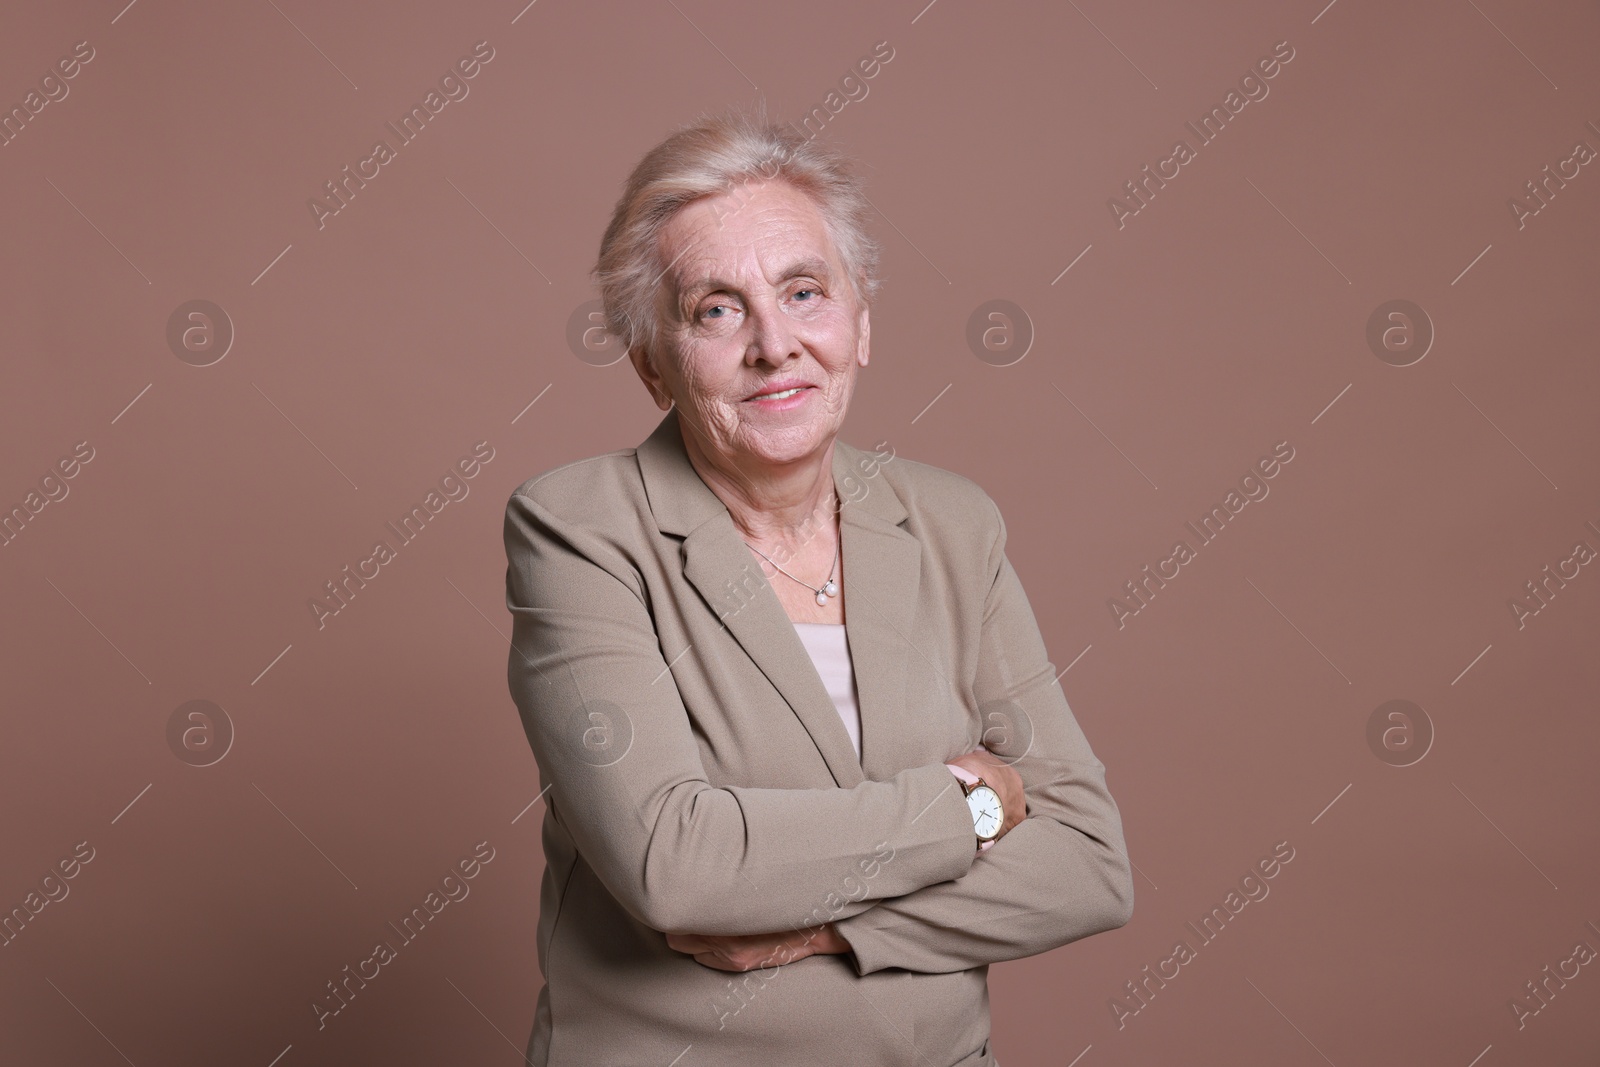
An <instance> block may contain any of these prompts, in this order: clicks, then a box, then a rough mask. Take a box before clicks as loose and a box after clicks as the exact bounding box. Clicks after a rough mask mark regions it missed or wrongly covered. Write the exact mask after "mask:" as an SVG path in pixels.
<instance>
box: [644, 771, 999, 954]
mask: <svg viewBox="0 0 1600 1067" xmlns="http://www.w3.org/2000/svg"><path fill="white" fill-rule="evenodd" d="M1002 803H1003V801H1002ZM667 947H668V948H670V949H672V950H674V951H676V952H683V953H686V954H688V955H690V956H693V957H694V958H695V961H696V962H697V963H701V964H703V965H705V966H707V967H711V968H713V969H715V970H718V971H753V970H755V969H757V968H763V969H764V968H767V967H775V966H780V965H782V964H785V963H793V962H794V961H795V960H803V959H805V958H806V957H807V956H819V955H820V956H828V955H841V954H843V953H846V952H849V951H850V943H849V942H848V941H846V940H845V939H844V938H842V937H840V936H839V935H838V933H837V932H835V930H834V929H833V924H832V923H827V924H825V925H823V926H808V927H806V928H805V929H803V930H785V931H784V932H783V933H778V934H731V935H723V934H668V935H667Z"/></svg>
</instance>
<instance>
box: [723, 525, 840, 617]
mask: <svg viewBox="0 0 1600 1067" xmlns="http://www.w3.org/2000/svg"><path fill="white" fill-rule="evenodd" d="M843 532H844V531H842V530H841V531H840V534H841V536H840V538H839V540H840V541H842V540H843V539H844V538H843V536H842V535H843ZM740 540H743V538H740ZM744 543H745V544H747V545H750V542H749V541H745V542H744ZM750 551H752V552H754V553H755V554H756V555H758V556H760V557H761V558H762V559H764V560H766V561H767V562H768V563H771V564H772V565H773V566H774V567H777V569H778V573H779V574H782V575H785V576H787V577H788V578H790V579H791V580H793V581H795V582H799V583H800V584H801V585H803V586H805V587H806V588H807V589H809V590H811V591H812V592H813V593H815V594H817V604H818V605H820V606H822V607H826V606H827V604H828V598H829V597H831V596H838V595H839V585H838V583H837V582H835V581H834V580H833V578H834V575H835V574H836V573H837V572H838V569H839V541H835V542H834V543H833V565H832V566H831V567H829V568H828V580H827V581H826V582H824V583H822V585H820V586H815V585H810V584H808V583H806V582H801V581H800V579H798V578H796V577H795V576H794V575H792V574H790V573H789V572H788V571H786V570H784V569H783V568H782V567H778V565H777V563H774V562H773V559H772V557H771V556H769V555H767V554H766V553H765V552H763V551H761V550H760V549H759V548H757V547H756V546H755V545H750Z"/></svg>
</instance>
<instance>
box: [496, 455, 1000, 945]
mask: <svg viewBox="0 0 1600 1067" xmlns="http://www.w3.org/2000/svg"><path fill="white" fill-rule="evenodd" d="M528 489H529V487H527V486H524V487H523V488H522V489H519V490H518V491H517V492H516V493H513V494H512V496H511V499H510V501H509V503H508V504H507V507H506V519H505V548H506V559H507V564H508V565H507V571H506V605H507V607H508V608H509V609H510V611H511V615H512V620H513V631H512V639H511V649H510V652H509V656H508V666H507V673H508V680H509V684H510V689H511V695H512V698H513V699H514V701H515V702H516V705H517V710H518V712H519V713H520V715H521V718H522V723H523V727H524V729H525V731H526V733H527V736H528V741H529V743H530V744H531V745H532V748H533V753H534V756H535V758H536V760H537V762H538V765H539V770H540V772H541V776H542V778H543V785H544V788H546V789H548V790H549V792H548V793H547V794H546V798H547V803H548V804H549V815H548V817H553V818H554V819H555V820H556V822H557V823H558V824H559V825H560V826H561V827H562V828H563V829H564V830H565V831H566V832H567V833H568V834H570V836H571V837H572V840H573V842H574V843H575V845H576V848H577V850H578V852H579V854H580V855H581V856H582V858H583V860H584V861H585V862H586V863H587V864H588V865H589V866H590V867H591V868H592V869H593V870H594V872H595V874H596V875H597V876H598V878H599V879H600V881H601V882H602V883H603V884H604V885H605V887H606V889H607V890H609V891H610V893H611V894H612V895H613V896H614V897H615V898H616V899H617V901H618V902H619V903H620V904H621V905H622V906H623V907H624V908H625V909H626V910H627V911H628V912H629V913H630V914H631V915H633V916H634V917H635V918H636V919H638V920H639V921H640V922H642V923H644V924H645V925H646V926H649V927H651V928H652V929H655V930H659V931H661V932H663V933H696V934H748V933H769V932H772V931H776V930H783V929H799V928H803V927H807V926H814V925H819V924H821V923H823V922H826V921H829V920H831V919H833V918H837V917H842V916H849V915H854V914H856V913H858V912H860V911H862V910H864V909H866V908H870V907H871V906H872V904H873V903H875V902H876V900H878V899H881V898H884V897H891V896H902V895H904V894H907V893H911V892H913V891H914V890H917V889H920V888H922V887H923V886H926V885H932V884H934V883H936V882H942V881H948V880H950V879H952V878H957V877H959V876H960V875H962V874H964V873H966V871H967V870H968V868H969V867H970V866H971V865H972V862H973V855H974V850H973V847H972V817H971V815H970V813H969V812H968V810H967V805H966V802H965V800H964V798H963V796H962V794H961V790H960V789H959V787H956V785H955V778H954V776H953V775H951V774H950V772H949V771H948V770H947V769H945V768H944V767H943V766H942V765H940V764H930V765H928V766H925V767H918V768H912V769H909V770H906V771H904V772H902V773H900V774H898V775H896V776H895V777H894V778H892V779H890V780H888V781H883V782H873V781H866V782H863V783H861V784H860V785H858V786H856V787H854V788H850V789H842V788H837V787H830V788H819V789H756V788H743V787H727V788H719V787H715V786H713V785H711V784H710V782H709V781H708V780H707V777H706V773H705V769H704V766H703V764H702V763H701V760H700V754H699V748H698V746H697V742H696V740H695V737H694V732H693V728H692V724H691V721H690V718H689V714H688V711H687V709H686V708H685V706H684V704H683V701H682V699H681V697H680V695H679V693H678V690H677V688H676V686H675V685H674V683H673V677H672V672H671V670H670V668H669V665H668V663H667V660H666V658H665V657H664V655H663V652H662V649H661V645H660V640H659V638H658V636H657V634H656V631H655V625H654V622H653V621H652V617H651V613H650V609H649V605H648V603H647V594H646V591H645V589H644V586H643V583H642V581H641V579H640V576H639V572H638V569H637V568H636V567H635V566H634V565H633V564H632V563H631V562H630V561H629V560H628V558H627V557H626V554H625V552H624V551H623V550H622V549H620V548H619V547H618V539H617V537H616V535H615V531H605V530H597V529H593V528H591V527H588V526H585V525H584V524H583V523H581V522H576V521H571V520H568V519H565V518H563V517H561V516H558V515H556V514H554V513H553V511H552V509H551V508H548V507H546V506H545V504H543V503H541V502H540V501H539V500H536V499H534V497H533V496H531V495H529V492H528ZM885 845H887V847H888V848H889V849H891V850H892V852H891V853H890V855H892V857H893V862H892V863H889V862H880V861H882V860H884V859H885V856H884V854H883V851H882V850H883V849H884V847H885ZM991 851H992V850H991Z"/></svg>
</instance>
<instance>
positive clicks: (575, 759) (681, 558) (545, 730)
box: [505, 115, 1133, 1067]
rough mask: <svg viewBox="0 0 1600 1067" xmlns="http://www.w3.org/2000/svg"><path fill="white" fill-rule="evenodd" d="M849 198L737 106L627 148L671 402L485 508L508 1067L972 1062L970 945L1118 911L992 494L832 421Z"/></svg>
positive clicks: (645, 320)
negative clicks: (522, 768)
mask: <svg viewBox="0 0 1600 1067" xmlns="http://www.w3.org/2000/svg"><path fill="white" fill-rule="evenodd" d="M866 215H867V202H866V199H865V197H864V195H863V193H862V191H861V188H860V186H859V184H858V181H857V179H856V178H855V177H853V176H852V174H851V171H850V170H849V168H848V167H847V166H846V165H845V164H844V162H843V161H842V160H841V159H840V158H839V157H837V156H836V155H834V154H833V153H831V152H830V151H827V150H825V149H824V148H823V147H822V146H820V145H818V144H815V143H812V142H810V141H808V140H807V139H805V138H804V137H803V136H801V135H800V134H799V133H797V132H796V131H794V130H793V129H787V128H779V127H774V126H767V125H764V124H762V123H761V122H759V121H757V120H753V119H749V118H745V117H741V116H737V115H735V116H722V117H717V118H712V119H706V120H703V121H700V122H698V123H696V124H694V125H691V126H688V127H686V128H684V129H682V130H680V131H678V132H677V133H675V134H673V135H672V136H670V137H668V138H667V139H666V140H665V141H663V142H662V143H661V144H659V145H657V146H656V147H655V148H654V149H652V150H651V151H650V152H649V153H648V154H647V155H646V156H645V157H644V159H643V160H642V161H641V162H640V163H639V165H638V166H637V167H636V168H635V170H634V171H633V174H632V175H631V176H630V177H629V179H628V182H627V185H626V188H625V191H624V193H623V195H622V198H621V200H620V201H619V202H618V204H617V207H616V210H615V213H614V215H613V217H612V219H611V223H610V226H609V227H608V228H607V230H606V234H605V238H604V240H603V241H602V243H601V246H600V259H599V264H598V266H597V268H596V275H597V277H598V279H599V282H600V289H601V295H602V301H603V305H604V308H605V317H606V322H607V325H608V328H609V330H610V332H611V333H612V334H613V335H614V336H616V337H618V338H620V339H621V340H622V341H623V342H624V343H625V345H626V347H627V351H628V354H629V356H630V358H631V360H632V362H633V366H634V368H635V370H636V371H637V372H638V374H639V377H640V378H641V379H642V380H643V382H644V385H645V388H647V389H648V390H649V392H650V396H651V397H652V398H653V399H654V400H655V403H656V405H657V407H659V408H661V409H662V410H664V411H666V412H667V414H666V416H665V417H664V418H662V419H661V421H660V423H659V424H658V425H657V426H656V428H655V430H654V431H653V432H652V433H651V434H650V436H649V437H648V438H647V439H646V440H645V441H644V442H643V443H641V444H640V445H639V446H638V447H637V448H629V449H621V450H618V451H614V452H609V453H606V454H605V455H600V456H595V457H593V458H591V459H585V460H581V461H578V462H575V463H569V464H567V465H565V466H562V467H558V468H556V469H555V470H551V471H548V472H546V473H544V474H541V475H539V476H537V477H534V478H532V479H530V480H529V481H527V482H526V483H524V484H523V485H522V486H521V487H519V488H518V489H517V490H516V492H515V493H513V494H512V496H511V499H510V502H509V504H508V506H507V509H506V523H505V545H506V555H507V558H508V561H509V568H508V571H507V603H508V606H509V607H510V609H511V612H512V615H513V617H514V622H515V629H514V633H513V637H512V649H511V652H510V664H509V678H510V686H511V693H512V696H513V697H514V699H515V701H516V704H517V707H518V709H519V711H520V713H521V718H522V722H523V726H524V728H525V729H526V731H527V735H528V740H529V742H530V743H531V745H532V747H533V753H534V756H535V757H536V759H537V761H538V765H539V770H540V775H541V779H542V785H543V787H544V789H546V790H548V791H547V792H545V793H544V794H543V795H544V798H545V801H546V804H547V807H546V811H545V817H544V828H543V843H544V854H545V862H546V867H545V872H544V882H543V887H542V890H541V894H540V914H539V927H538V952H539V964H540V968H541V970H542V971H543V974H544V977H545V983H546V984H545V987H544V989H543V990H542V991H541V993H540V994H539V1001H538V1008H537V1011H536V1014H535V1019H534V1027H533V1033H532V1036H531V1038H530V1040H529V1045H528V1060H529V1062H530V1063H533V1064H537V1065H544V1064H553V1065H558V1067H569V1065H574V1064H596V1065H605V1067H623V1065H639V1067H645V1065H650V1067H668V1065H672V1064H676V1065H679V1067H690V1065H722V1064H726V1065H730V1067H732V1065H738V1067H749V1065H751V1064H780V1065H781V1064H826V1065H829V1067H838V1065H874V1067H885V1065H895V1064H905V1065H907V1067H910V1065H913V1064H915V1065H918V1067H956V1065H960V1067H978V1065H992V1064H995V1063H996V1062H997V1061H996V1060H995V1058H994V1054H993V1052H992V1051H991V1049H990V1043H989V1001H988V988H987V983H986V979H987V974H988V965H989V964H991V963H997V962H999V961H1001V960H1012V959H1017V958H1020V957H1023V956H1030V955H1033V954H1035V953H1040V952H1044V951H1047V950H1049V949H1052V948H1055V947H1057V946H1059V945H1063V944H1065V943H1067V942H1069V941H1073V940H1076V939H1078V938H1081V937H1086V936H1088V935H1090V934H1093V933H1097V932H1099V931H1103V930H1110V929H1113V928H1115V927H1118V926H1121V925H1122V924H1123V923H1125V922H1127V920H1128V917H1129V914H1130V912H1131V909H1132V904H1133V888H1132V882H1131V880H1130V878H1129V875H1128V860H1127V857H1126V853H1125V850H1124V845H1123V837H1122V826H1121V819H1120V816H1119V814H1118V812H1117V808H1116V805H1115V803H1114V802H1113V801H1112V798H1111V796H1110V794H1109V793H1108V792H1107V790H1106V785H1105V774H1104V767H1103V765H1102V764H1101V763H1100V762H1099V760H1097V759H1096V758H1095V755H1094V753H1093V752H1092V751H1091V750H1090V747H1089V744H1088V742H1087V741H1086V740H1085V739H1084V735H1083V733H1082V731H1081V730H1080V729H1079V727H1078V724H1077V722H1076V721H1075V720H1074V718H1073V715H1072V712H1071V710H1070V709H1069V708H1068V706H1067V701H1066V698H1065V696H1064V695H1063V693H1062V691H1061V689H1060V687H1059V686H1058V685H1057V684H1056V670H1055V668H1054V667H1053V666H1052V665H1051V663H1050V661H1049V659H1048V657H1047V655H1046V651H1045V646H1044V642H1043V640H1042V639H1041V637H1040V634H1039V629H1038V625H1037V623H1036V622H1035V620H1034V616H1033V612H1032V610H1031V608H1030V607H1029V604H1028V600H1027V597H1026V596H1025V595H1024V593H1023V590H1022V586H1021V584H1020V583H1019V581H1018V579H1017V575H1016V572H1015V571H1014V570H1013V569H1012V567H1011V564H1010V563H1009V562H1008V561H1007V559H1006V554H1005V539H1006V531H1005V524H1004V523H1003V522H1002V520H1001V517H1000V513H999V511H998V510H997V508H996V507H995V505H994V503H993V501H991V500H990V499H989V497H988V496H987V495H986V494H985V493H984V492H983V490H982V489H980V488H979V487H978V486H977V485H975V484H974V483H972V482H970V481H968V480H967V479H965V478H962V477H960V476H959V475H956V474H952V473H950V472H947V471H944V470H941V469H939V468H937V467H932V466H928V465H926V464H922V463H917V462H915V461H913V460H910V459H907V458H903V457H900V456H897V455H896V454H895V453H894V450H893V449H892V448H890V447H886V446H884V445H880V446H879V447H877V448H875V449H873V450H870V451H869V450H865V449H859V448H856V447H853V446H851V445H849V444H846V443H845V442H844V441H841V440H839V439H838V433H839V429H840V427H841V426H842V425H843V424H844V420H845V414H846V412H847V411H848V410H849V407H850V397H851V394H852V392H853V391H854V388H855V384H856V375H857V374H859V373H860V372H861V370H862V368H864V367H866V366H867V363H868V357H869V354H870V345H869V343H868V341H869V326H870V322H869V314H868V311H869V307H870V303H871V300H872V296H873V292H874V290H875V288H876V287H877V277H876V269H877V250H876V246H875V245H874V243H873V241H872V239H871V238H870V237H869V235H868V234H867V232H866V228H865V221H866Z"/></svg>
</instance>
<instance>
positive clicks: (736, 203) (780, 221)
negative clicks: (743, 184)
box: [661, 183, 839, 290]
mask: <svg viewBox="0 0 1600 1067" xmlns="http://www.w3.org/2000/svg"><path fill="white" fill-rule="evenodd" d="M763 185H764V187H763V188H760V189H752V190H750V191H748V192H747V191H745V190H742V189H736V190H734V191H732V192H729V193H720V194H718V195H717V196H715V197H708V198H706V199H704V200H700V201H696V202H695V203H694V204H691V205H689V206H688V207H686V208H685V209H684V210H683V211H680V212H679V213H678V214H677V215H676V216H675V217H674V218H673V219H672V220H671V221H670V222H669V223H668V224H667V225H666V226H665V227H664V228H663V231H662V235H661V249H662V252H663V253H664V254H665V258H666V259H667V260H668V262H669V266H668V271H667V273H668V274H669V275H670V276H671V277H672V278H673V279H674V281H675V283H676V285H675V287H676V288H678V289H679V290H683V289H687V288H689V287H690V286H692V285H695V284H696V283H697V282H703V281H705V280H707V279H712V280H718V279H726V280H732V279H733V278H735V277H737V278H744V279H746V280H750V281H753V280H755V279H756V278H761V279H764V280H766V281H768V282H778V281H781V280H782V279H783V278H785V277H787V276H792V275H793V274H795V273H806V272H807V270H808V268H809V272H811V273H814V272H815V271H816V270H817V268H822V269H824V270H828V271H829V272H830V273H831V271H832V269H833V268H832V266H830V265H835V264H837V263H838V262H839V256H838V250H837V249H836V248H835V247H834V244H833V241H832V238H831V236H830V234H829V232H828V228H827V225H826V224H825V223H824V221H823V218H822V213H821V212H820V211H819V210H818V209H817V207H816V204H815V203H814V202H813V201H812V200H811V198H810V197H809V196H807V195H806V194H804V193H802V192H800V191H798V190H796V189H794V188H793V187H791V186H788V185H787V184H783V183H763Z"/></svg>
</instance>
